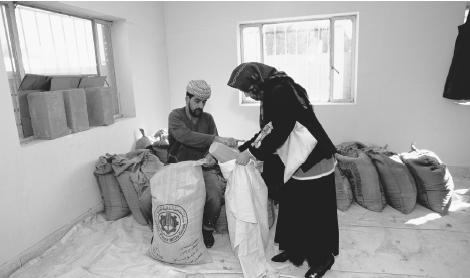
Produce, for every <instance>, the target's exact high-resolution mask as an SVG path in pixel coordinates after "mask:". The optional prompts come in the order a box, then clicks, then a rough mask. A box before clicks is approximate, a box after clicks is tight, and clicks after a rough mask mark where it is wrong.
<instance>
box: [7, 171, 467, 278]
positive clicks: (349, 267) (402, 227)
mask: <svg viewBox="0 0 470 278" xmlns="http://www.w3.org/2000/svg"><path fill="white" fill-rule="evenodd" d="M451 173H452V175H453V177H454V182H455V185H456V186H455V194H454V196H453V201H452V206H451V208H450V212H449V215H447V216H443V217H441V216H440V215H439V214H437V213H434V212H432V211H430V210H428V209H426V208H424V207H422V206H420V205H418V206H417V207H416V209H415V210H414V211H413V212H412V213H411V214H408V215H404V214H401V213H400V212H398V211H396V210H394V209H392V208H391V207H389V206H388V207H386V208H385V210H384V211H383V212H380V213H376V212H372V211H368V210H366V209H364V208H362V207H360V206H358V205H357V204H354V205H353V206H352V207H351V208H350V209H349V210H347V211H346V212H340V211H338V216H339V222H340V255H339V256H338V257H337V260H336V263H335V265H334V266H333V268H332V270H331V271H329V272H328V273H327V274H326V275H325V277H331V278H334V277H341V278H343V277H348V278H349V277H351V278H353V277H354V278H355V277H365V278H397V277H436V278H446V277H449V278H459V277H462V278H467V277H470V262H469V259H470V171H468V170H464V169H457V168H456V169H451ZM273 234H274V230H272V231H271V237H272V236H273ZM150 237H151V231H150V229H149V228H148V227H144V226H141V225H138V224H137V223H136V222H135V221H134V220H133V219H132V218H131V217H127V218H124V219H121V220H119V221H115V222H106V221H104V220H103V218H102V216H101V215H98V216H95V217H92V218H89V219H87V220H85V221H83V222H82V223H80V224H78V225H77V226H75V227H74V228H73V229H72V230H71V231H70V232H69V233H68V234H67V235H66V236H65V237H64V238H63V239H62V240H61V241H60V242H59V243H57V244H56V245H55V246H54V247H53V248H51V249H49V250H48V251H46V253H44V254H43V255H42V256H41V257H39V258H37V259H35V260H33V261H31V262H29V263H28V264H26V265H25V266H24V267H22V268H21V269H19V270H18V271H17V272H15V273H14V274H13V275H12V276H11V277H13V278H19V277H34V278H37V277H64V278H65V277H67V278H78V277H80V278H97V277H165V278H167V277H178V278H184V277H188V278H202V277H241V274H240V273H241V269H240V265H239V263H238V261H237V259H236V257H235V256H234V255H233V253H232V251H231V249H230V242H229V239H228V236H227V235H226V234H223V235H221V234H219V235H216V244H215V246H214V247H213V248H212V249H210V254H211V256H212V258H213V262H212V263H209V264H204V265H198V266H183V267H175V266H172V265H168V264H163V263H160V262H157V261H154V260H152V259H151V258H149V257H148V256H146V255H145V253H146V251H147V248H148V243H149V241H150ZM276 251H277V250H276V247H275V246H274V245H271V246H270V248H269V250H268V255H269V256H271V255H273V254H275V253H276ZM273 266H274V267H275V268H276V269H277V271H278V272H279V273H280V274H281V277H303V275H304V273H305V271H306V269H307V267H306V265H304V266H302V267H300V268H297V267H295V266H293V265H291V264H289V263H283V264H280V263H273Z"/></svg>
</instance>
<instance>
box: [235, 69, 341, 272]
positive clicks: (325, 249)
mask: <svg viewBox="0 0 470 278" xmlns="http://www.w3.org/2000/svg"><path fill="white" fill-rule="evenodd" d="M228 85H229V86H230V87H233V88H236V89H239V90H241V91H243V92H244V93H245V95H246V96H247V97H251V98H253V99H255V100H259V101H260V102H261V104H260V105H261V106H260V125H261V127H262V129H261V131H260V132H259V133H257V134H256V135H255V136H254V137H253V138H252V139H251V140H249V141H248V142H246V143H245V144H244V145H243V146H241V147H240V151H242V152H241V153H240V155H239V156H238V158H237V163H238V164H241V165H246V164H247V163H248V161H249V160H250V159H251V158H256V159H258V160H265V159H271V158H272V156H273V154H274V153H275V152H276V150H277V149H278V148H279V147H280V146H282V144H283V143H284V142H285V141H286V140H287V138H288V136H289V134H290V133H291V131H292V130H293V128H294V126H295V124H296V122H299V123H300V124H302V125H303V126H305V127H306V128H307V129H308V131H309V132H310V133H311V134H312V135H313V136H314V137H315V139H316V140H317V144H316V146H315V148H314V149H313V151H312V152H311V153H310V155H309V156H308V158H307V160H306V161H305V162H304V163H303V164H302V166H301V167H300V168H299V169H298V170H297V171H296V172H295V173H294V175H293V176H292V178H290V179H289V180H288V181H287V182H286V184H285V185H283V186H282V187H281V189H280V192H279V195H278V196H280V197H279V216H278V220H277V226H276V235H275V239H274V240H275V242H276V243H279V249H280V250H282V252H281V253H280V254H278V255H276V256H274V257H273V258H272V260H273V261H276V262H285V261H287V260H290V261H291V262H292V263H294V264H295V265H297V266H299V265H301V264H302V263H303V262H304V261H305V260H307V262H308V264H309V267H310V269H309V270H308V271H307V273H306V274H305V277H322V276H323V275H324V274H325V272H326V271H328V270H329V269H330V268H331V266H332V265H333V263H334V256H336V255H338V219H337V215H336V192H335V178H334V168H335V164H336V161H335V158H334V153H335V152H336V148H335V146H334V145H333V143H332V142H331V140H330V139H329V137H328V135H327V134H326V132H325V130H324V129H323V127H322V126H321V124H320V123H319V121H318V120H317V118H316V116H315V113H314V112H313V107H312V106H311V104H310V101H309V100H308V96H307V93H306V91H305V89H304V88H302V87H301V86H300V85H299V84H297V83H295V82H294V81H293V80H292V78H290V77H289V76H287V75H286V74H285V73H284V72H279V71H277V70H276V69H275V68H273V67H270V66H267V65H265V64H261V63H243V64H241V65H239V66H238V67H236V68H235V69H234V70H233V72H232V75H231V76H230V80H229V82H228ZM271 126H272V128H271ZM279 171H283V169H279ZM268 187H269V185H268Z"/></svg>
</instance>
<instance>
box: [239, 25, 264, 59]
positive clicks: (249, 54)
mask: <svg viewBox="0 0 470 278" xmlns="http://www.w3.org/2000/svg"><path fill="white" fill-rule="evenodd" d="M242 46H243V57H242V60H243V61H244V62H261V53H260V52H261V51H260V49H261V45H260V34H259V28H258V27H244V28H243V31H242Z"/></svg>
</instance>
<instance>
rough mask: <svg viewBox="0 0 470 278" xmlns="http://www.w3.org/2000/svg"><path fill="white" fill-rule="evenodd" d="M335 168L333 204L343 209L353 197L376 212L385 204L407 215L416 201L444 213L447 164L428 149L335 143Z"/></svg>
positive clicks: (448, 194) (448, 182) (448, 186)
mask: <svg viewBox="0 0 470 278" xmlns="http://www.w3.org/2000/svg"><path fill="white" fill-rule="evenodd" d="M337 149H338V153H337V154H336V158H337V160H338V164H337V168H336V169H335V179H336V199H337V207H338V209H339V210H341V211H345V210H347V209H348V208H349V207H350V206H351V204H352V202H353V200H354V201H356V202H357V203H358V204H359V205H360V206H362V207H364V208H366V209H369V210H372V211H376V212H380V211H382V210H383V209H384V208H385V206H386V205H387V204H389V205H390V206H391V207H393V208H394V209H396V210H398V211H400V212H402V213H404V214H408V213H410V212H411V211H413V209H414V208H415V205H416V203H417V202H418V203H419V204H421V205H423V206H424V207H426V208H429V209H431V210H433V211H435V212H438V213H440V214H442V215H445V214H447V212H448V209H449V206H450V203H451V200H452V198H451V197H452V192H453V188H454V184H453V181H452V177H451V175H450V172H449V170H448V169H447V166H446V165H445V164H443V163H442V161H441V160H440V159H439V157H438V156H437V155H436V154H435V153H433V152H431V151H428V150H419V149H417V148H415V147H414V146H412V150H411V151H410V152H408V153H402V154H397V153H394V152H392V151H389V150H387V149H386V148H381V147H374V146H366V145H364V144H362V143H360V142H347V143H342V144H340V145H338V146H337Z"/></svg>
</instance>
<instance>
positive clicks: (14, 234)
mask: <svg viewBox="0 0 470 278" xmlns="http://www.w3.org/2000/svg"><path fill="white" fill-rule="evenodd" d="M66 5H69V6H71V5H72V6H74V7H80V8H81V9H85V10H90V11H92V12H98V13H102V14H104V15H107V16H112V17H117V18H122V19H125V22H122V23H120V25H121V27H122V29H121V32H120V35H121V36H122V37H120V38H118V40H116V43H118V44H121V45H114V48H115V51H116V52H117V54H118V55H120V57H117V59H119V62H117V63H118V65H116V67H118V68H117V69H116V71H117V75H118V77H119V78H120V80H119V82H120V84H119V83H118V86H120V87H119V88H120V89H123V90H128V91H129V90H132V91H133V95H134V96H133V97H132V94H130V97H129V98H128V99H127V102H129V101H130V102H135V110H136V117H133V118H127V119H124V120H120V121H118V122H116V123H115V124H113V125H111V126H108V127H97V128H93V129H90V130H88V131H84V132H80V133H76V134H72V135H69V136H65V137H62V138H58V139H55V140H50V141H40V142H33V143H30V144H27V145H23V146H21V145H20V143H19V139H18V135H17V130H16V126H15V120H14V114H13V106H12V102H11V98H10V95H9V88H8V82H7V78H6V73H5V70H4V66H3V65H2V64H0V91H1V94H0V119H2V120H1V123H2V136H1V148H2V154H1V156H2V158H1V160H0V177H1V182H0V220H1V226H0V227H1V228H0V265H2V263H4V262H7V261H9V260H11V259H12V258H15V257H16V256H17V255H18V254H20V253H21V252H22V251H24V250H25V249H27V248H29V247H31V246H32V245H34V244H35V243H37V242H39V241H40V240H41V239H43V238H44V237H46V236H47V235H49V234H51V233H53V232H54V231H55V230H57V229H58V228H61V227H62V226H64V225H66V224H68V223H69V222H70V221H72V220H73V219H75V218H76V217H78V216H79V215H81V214H83V213H84V212H86V211H87V210H89V209H90V208H94V207H96V206H98V205H99V204H100V202H101V200H100V197H99V196H100V195H99V191H98V187H97V185H96V181H95V180H94V177H93V175H92V172H93V169H94V163H95V161H96V159H97V158H98V156H100V155H103V154H104V153H106V152H108V153H125V152H128V151H129V150H130V149H131V147H132V144H133V143H134V140H135V132H136V131H137V128H139V127H143V128H145V129H147V130H148V131H155V130H157V129H158V128H162V127H166V125H167V116H168V113H169V107H170V106H169V99H168V98H167V92H168V72H167V60H166V52H165V39H164V29H163V8H162V5H161V3H138V4H137V3H129V2H119V3H118V2H106V3H104V2H78V3H71V2H68V3H67V4H66ZM0 63H3V62H0ZM125 75H127V76H125Z"/></svg>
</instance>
